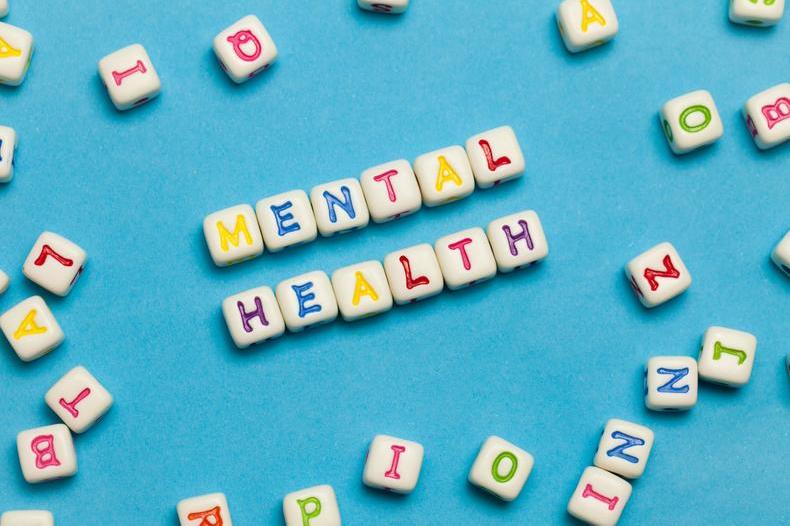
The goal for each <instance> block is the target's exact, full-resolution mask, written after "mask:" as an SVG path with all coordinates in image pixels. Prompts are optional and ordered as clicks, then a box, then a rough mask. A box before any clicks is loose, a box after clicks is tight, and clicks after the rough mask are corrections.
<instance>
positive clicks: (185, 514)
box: [176, 493, 233, 526]
mask: <svg viewBox="0 0 790 526" xmlns="http://www.w3.org/2000/svg"><path fill="white" fill-rule="evenodd" d="M176 512H177V513H178V522H179V523H180V525H181V526H233V520H232V519H231V518H230V509H229V508H228V499H226V498H225V494H224V493H211V494H209V495H201V496H200V497H191V498H189V499H184V500H182V501H181V502H179V503H178V505H177V506H176Z"/></svg>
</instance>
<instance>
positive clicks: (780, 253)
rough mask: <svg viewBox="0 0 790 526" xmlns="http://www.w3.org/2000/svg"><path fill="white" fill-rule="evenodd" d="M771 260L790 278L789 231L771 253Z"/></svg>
mask: <svg viewBox="0 0 790 526" xmlns="http://www.w3.org/2000/svg"><path fill="white" fill-rule="evenodd" d="M771 259H772V260H773V262H774V263H776V266H778V267H779V269H780V270H782V272H784V273H785V274H787V275H788V276H790V230H788V231H787V233H786V234H785V237H783V238H782V240H781V241H780V242H779V244H778V245H776V247H775V248H774V251H773V252H771Z"/></svg>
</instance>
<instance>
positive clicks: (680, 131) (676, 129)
mask: <svg viewBox="0 0 790 526" xmlns="http://www.w3.org/2000/svg"><path fill="white" fill-rule="evenodd" d="M660 117H661V127H662V128H663V130H664V136H665V137H666V138H667V141H668V142H669V147H670V148H672V151H673V152H674V153H676V154H683V153H688V152H690V151H693V150H696V149H697V148H701V147H702V146H705V145H708V144H711V143H714V142H716V141H717V140H719V138H720V137H721V136H722V135H723V134H724V125H723V124H722V122H721V117H719V110H718V109H716V103H715V102H713V96H711V94H710V93H709V92H707V91H705V90H698V91H692V92H691V93H686V94H685V95H681V96H680V97H677V98H674V99H672V100H670V101H669V102H667V103H666V104H664V106H663V107H662V108H661V115H660Z"/></svg>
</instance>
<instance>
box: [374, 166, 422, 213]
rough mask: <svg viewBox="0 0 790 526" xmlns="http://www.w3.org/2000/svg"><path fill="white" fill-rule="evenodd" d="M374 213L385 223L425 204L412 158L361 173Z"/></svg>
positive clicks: (412, 211) (414, 210)
mask: <svg viewBox="0 0 790 526" xmlns="http://www.w3.org/2000/svg"><path fill="white" fill-rule="evenodd" d="M359 182H360V185H361V186H362V191H363V192H364V194H365V202H367V204H368V209H369V210H370V217H371V218H372V219H373V221H375V222H376V223H384V222H387V221H391V220H393V219H397V218H399V217H403V216H406V215H409V214H412V213H414V212H416V211H417V210H419V209H420V208H421V207H422V195H421V194H420V186H419V184H417V178H416V176H415V175H414V171H413V170H412V168H411V164H409V161H406V160H404V159H400V160H397V161H391V162H388V163H384V164H380V165H378V166H374V167H372V168H368V169H367V170H365V171H364V172H362V175H360V176H359Z"/></svg>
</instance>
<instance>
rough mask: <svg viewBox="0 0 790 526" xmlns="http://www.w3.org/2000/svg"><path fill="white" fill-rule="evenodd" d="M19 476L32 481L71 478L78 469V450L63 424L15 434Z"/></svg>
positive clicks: (33, 482) (32, 482)
mask: <svg viewBox="0 0 790 526" xmlns="http://www.w3.org/2000/svg"><path fill="white" fill-rule="evenodd" d="M16 447H17V452H18V453H19V465H20V466H21V468H22V475H23V476H24V477H25V480H26V481H28V482H29V483H31V484H35V483H37V482H44V481H45V480H53V479H59V478H63V477H70V476H72V475H74V474H75V473H76V472H77V453H76V451H75V450H74V442H73V441H72V439H71V432H70V431H69V428H68V427H66V426H65V425H63V424H55V425H51V426H45V427H38V428H35V429H28V430H26V431H22V432H21V433H19V434H18V435H17V437H16Z"/></svg>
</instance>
